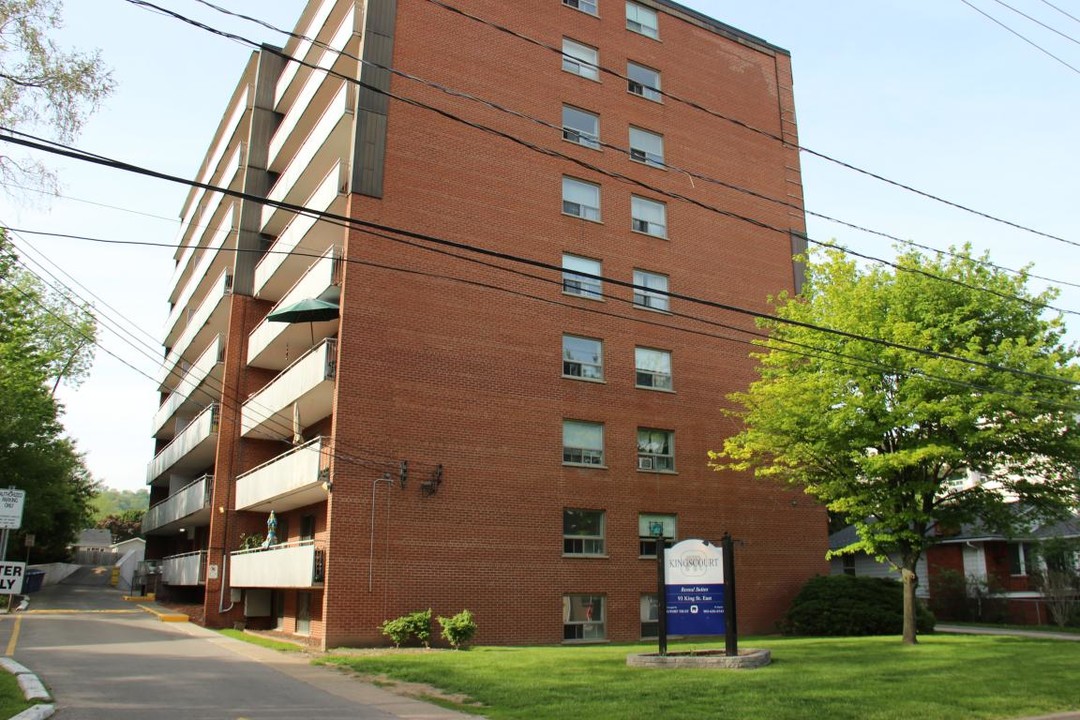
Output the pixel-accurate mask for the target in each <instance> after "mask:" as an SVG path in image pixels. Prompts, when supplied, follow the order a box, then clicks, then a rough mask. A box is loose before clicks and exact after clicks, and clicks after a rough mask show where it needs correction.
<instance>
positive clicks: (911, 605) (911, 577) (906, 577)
mask: <svg viewBox="0 0 1080 720" xmlns="http://www.w3.org/2000/svg"><path fill="white" fill-rule="evenodd" d="M900 572H901V577H902V578H903V581H904V644H905V645H914V644H915V643H917V642H918V640H917V639H916V634H915V582H916V580H917V578H916V576H915V570H914V569H913V568H908V567H905V568H904V569H903V570H901V571H900Z"/></svg>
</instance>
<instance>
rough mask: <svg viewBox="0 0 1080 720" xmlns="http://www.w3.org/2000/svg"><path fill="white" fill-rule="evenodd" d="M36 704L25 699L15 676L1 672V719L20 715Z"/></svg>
mask: <svg viewBox="0 0 1080 720" xmlns="http://www.w3.org/2000/svg"><path fill="white" fill-rule="evenodd" d="M33 704H34V703H28V702H26V700H24V699H23V693H22V689H21V688H19V682H18V681H17V680H16V679H15V676H14V675H12V674H11V673H9V672H7V671H6V670H0V718H9V717H14V716H15V715H18V714H19V713H21V712H22V711H23V710H25V709H26V708H28V707H30V706H31V705H33Z"/></svg>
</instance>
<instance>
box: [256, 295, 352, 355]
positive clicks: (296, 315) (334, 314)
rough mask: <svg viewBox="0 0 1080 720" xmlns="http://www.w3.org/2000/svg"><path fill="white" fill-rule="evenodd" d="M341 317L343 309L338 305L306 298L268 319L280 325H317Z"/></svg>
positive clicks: (275, 312)
mask: <svg viewBox="0 0 1080 720" xmlns="http://www.w3.org/2000/svg"><path fill="white" fill-rule="evenodd" d="M339 317H341V308H340V307H339V306H338V304H337V303H334V302H330V301H328V300H320V299H319V298H305V299H303V300H300V301H299V302H295V303H293V304H292V305H286V306H285V307H283V308H280V309H278V310H275V311H273V312H272V313H270V314H269V315H267V316H266V319H267V320H269V321H270V322H280V323H302V322H306V323H317V322H324V321H326V320H337V319H338V318H339ZM311 344H312V345H314V344H315V326H314V325H311Z"/></svg>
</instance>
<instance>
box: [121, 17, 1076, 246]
mask: <svg viewBox="0 0 1080 720" xmlns="http://www.w3.org/2000/svg"><path fill="white" fill-rule="evenodd" d="M132 1H133V0H128V2H132ZM200 1H201V0H200ZM427 1H428V2H430V3H432V4H433V5H436V6H438V7H440V8H443V9H444V10H447V11H449V12H452V13H454V14H457V15H460V16H462V17H465V18H468V19H469V20H471V21H473V22H477V23H480V24H482V25H486V26H488V27H491V28H493V29H495V30H497V31H499V32H501V33H504V34H507V35H510V36H511V37H514V38H517V39H519V40H522V41H524V42H527V43H530V44H532V45H535V46H536V47H540V48H543V49H545V50H548V51H550V52H553V53H555V54H556V55H559V56H560V57H567V56H566V55H564V54H563V51H562V49H561V48H557V47H555V46H553V45H549V44H548V43H545V42H544V41H542V40H537V39H536V38H533V37H530V36H529V35H525V34H524V33H521V32H519V31H517V30H514V29H512V28H509V27H506V26H504V25H500V24H499V23H496V22H493V21H491V20H487V19H485V18H482V17H480V16H478V15H473V14H471V13H468V12H466V11H464V10H462V9H460V8H457V7H454V6H453V5H449V4H447V3H446V2H444V1H443V0H427ZM595 67H596V68H597V69H598V70H599V71H600V72H602V73H605V74H607V75H611V76H613V77H617V78H619V79H621V80H623V81H628V80H629V78H628V77H626V76H625V75H623V74H622V73H620V72H619V71H617V70H612V69H611V68H608V67H605V66H602V65H597V66H595ZM657 92H659V93H660V94H661V95H663V96H664V97H667V98H670V99H672V100H674V101H675V102H678V103H681V104H684V105H686V106H688V107H691V108H694V109H695V110H697V111H699V112H703V113H705V114H707V115H709V116H711V117H714V118H717V119H720V120H724V121H726V122H729V123H731V124H733V125H735V126H737V127H740V128H742V129H744V130H747V131H750V132H753V133H756V134H758V135H762V136H764V137H768V138H771V139H773V140H776V141H777V142H780V143H783V144H784V145H786V146H788V147H791V148H794V149H796V150H800V151H801V152H804V153H806V154H808V155H812V156H814V157H816V158H819V159H821V160H825V161H826V162H830V163H833V164H835V165H838V166H839V167H842V168H844V169H846V170H851V171H852V172H856V173H860V174H862V175H865V176H867V177H869V178H873V179H874V180H878V181H879V182H883V183H886V184H888V185H892V186H893V187H896V188H898V189H901V190H905V191H907V192H910V193H913V194H915V195H919V196H921V197H924V198H926V199H928V200H933V201H934V202H937V203H941V204H943V205H947V206H949V207H952V208H954V209H956V210H961V211H963V212H966V213H969V214H972V215H976V216H978V217H981V218H983V219H985V220H991V221H993V222H996V223H1000V224H1002V225H1007V226H1008V227H1011V228H1014V229H1016V230H1021V231H1023V232H1027V233H1031V234H1033V235H1038V236H1040V237H1043V238H1046V239H1048V240H1055V241H1057V242H1061V243H1065V244H1067V245H1072V246H1074V247H1080V241H1075V240H1068V239H1066V238H1064V237H1060V236H1058V235H1053V234H1051V233H1047V232H1043V231H1041V230H1037V229H1035V228H1032V227H1029V226H1026V225H1023V224H1021V223H1017V222H1014V221H1012V220H1007V219H1004V218H1001V217H998V216H996V215H992V214H990V213H987V212H984V211H982V210H977V209H975V208H972V207H969V206H967V205H964V204H962V203H959V202H955V201H952V200H948V199H946V198H943V197H940V196H938V195H935V194H933V193H930V192H927V191H925V190H920V189H918V188H916V187H914V186H912V185H908V184H905V183H902V182H899V181H896V180H892V179H890V178H887V177H885V176H884V175H880V174H878V173H875V172H872V171H870V170H865V169H863V168H861V167H858V166H856V165H853V164H851V163H848V162H845V161H843V160H839V159H837V158H835V157H833V156H831V155H828V154H826V153H824V152H819V151H817V150H813V149H811V148H808V147H806V146H805V145H799V144H797V143H794V142H792V141H791V140H789V139H787V138H784V137H782V136H780V135H777V134H775V133H773V132H770V131H768V130H765V129H762V128H758V127H755V126H753V125H750V124H749V123H746V122H744V121H742V120H739V119H737V118H733V117H730V116H728V115H724V114H723V113H720V112H717V111H716V110H712V109H710V108H707V107H705V106H703V105H701V104H699V103H697V102H695V101H693V100H690V99H688V98H683V97H680V96H678V95H675V94H672V93H671V92H669V91H667V90H660V89H657Z"/></svg>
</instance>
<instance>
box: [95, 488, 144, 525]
mask: <svg viewBox="0 0 1080 720" xmlns="http://www.w3.org/2000/svg"><path fill="white" fill-rule="evenodd" d="M149 506H150V493H149V492H148V491H147V490H146V489H139V490H116V489H114V488H108V487H103V488H100V489H99V490H98V494H97V496H96V497H95V498H94V503H93V508H94V520H95V521H101V520H104V519H105V518H107V517H108V516H110V515H122V514H124V513H126V512H128V511H129V510H138V511H139V512H146V509H147V508H148V507H149Z"/></svg>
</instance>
